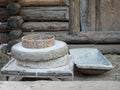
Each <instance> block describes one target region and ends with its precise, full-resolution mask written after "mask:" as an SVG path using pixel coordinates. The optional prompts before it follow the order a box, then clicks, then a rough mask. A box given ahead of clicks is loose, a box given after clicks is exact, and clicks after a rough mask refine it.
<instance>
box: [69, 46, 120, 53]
mask: <svg viewBox="0 0 120 90" xmlns="http://www.w3.org/2000/svg"><path fill="white" fill-rule="evenodd" d="M68 47H69V49H73V48H97V49H99V50H100V51H101V52H102V53H103V54H120V44H97V45H95V44H82V45H81V44H68Z"/></svg>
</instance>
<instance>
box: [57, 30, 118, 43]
mask: <svg viewBox="0 0 120 90" xmlns="http://www.w3.org/2000/svg"><path fill="white" fill-rule="evenodd" d="M57 39H59V40H62V41H65V42H67V43H71V44H82V43H83V44H85V43H90V44H102V43H103V44H109V43H112V44H116V43H117V44H118V43H120V31H106V32H80V33H79V35H59V36H57Z"/></svg>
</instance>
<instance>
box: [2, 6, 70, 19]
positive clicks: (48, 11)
mask: <svg viewBox="0 0 120 90" xmlns="http://www.w3.org/2000/svg"><path fill="white" fill-rule="evenodd" d="M68 11H69V9H68V7H66V6H64V7H58V6H56V7H23V8H22V9H21V11H20V13H19V15H20V16H22V17H23V19H24V20H27V21H43V20H51V21H54V20H55V21H57V20H58V21H69V15H68ZM8 16H9V15H8V12H7V9H5V8H0V19H4V20H7V19H8Z"/></svg>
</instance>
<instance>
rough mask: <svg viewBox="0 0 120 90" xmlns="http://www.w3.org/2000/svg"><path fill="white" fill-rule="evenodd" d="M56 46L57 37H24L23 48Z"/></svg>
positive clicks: (43, 35) (37, 35)
mask: <svg viewBox="0 0 120 90" xmlns="http://www.w3.org/2000/svg"><path fill="white" fill-rule="evenodd" d="M54 44H55V37H54V36H53V35H48V34H33V35H27V36H24V37H22V46H23V47H25V48H38V49H39V48H46V47H51V46H53V45H54Z"/></svg>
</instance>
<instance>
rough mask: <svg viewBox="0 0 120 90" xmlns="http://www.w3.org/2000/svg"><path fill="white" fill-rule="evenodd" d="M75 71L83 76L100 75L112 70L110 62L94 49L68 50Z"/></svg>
mask: <svg viewBox="0 0 120 90" xmlns="http://www.w3.org/2000/svg"><path fill="white" fill-rule="evenodd" d="M70 54H71V55H73V57H74V61H73V62H74V64H75V65H76V67H77V70H79V71H80V72H82V73H84V74H101V73H104V72H106V71H109V70H111V69H112V68H113V66H112V64H111V62H110V61H109V60H107V58H106V57H104V56H103V55H102V53H101V52H100V51H99V50H98V49H96V48H76V49H70Z"/></svg>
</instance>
